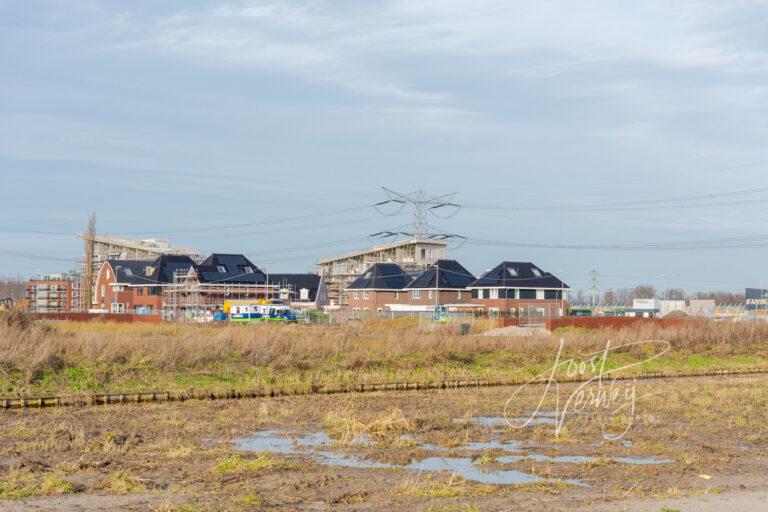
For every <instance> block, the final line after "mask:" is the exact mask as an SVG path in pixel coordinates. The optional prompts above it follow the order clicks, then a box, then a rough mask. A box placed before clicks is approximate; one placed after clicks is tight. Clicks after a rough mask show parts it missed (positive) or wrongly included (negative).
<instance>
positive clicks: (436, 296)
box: [435, 260, 440, 311]
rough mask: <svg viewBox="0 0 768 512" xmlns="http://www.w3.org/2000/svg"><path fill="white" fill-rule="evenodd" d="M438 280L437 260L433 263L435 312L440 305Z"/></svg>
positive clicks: (438, 261)
mask: <svg viewBox="0 0 768 512" xmlns="http://www.w3.org/2000/svg"><path fill="white" fill-rule="evenodd" d="M439 279H440V260H437V261H436V262H435V311H437V306H439V305H440V288H439V286H438V281H439Z"/></svg>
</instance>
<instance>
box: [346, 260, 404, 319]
mask: <svg viewBox="0 0 768 512" xmlns="http://www.w3.org/2000/svg"><path fill="white" fill-rule="evenodd" d="M413 279H414V276H413V275H411V274H409V273H408V272H406V271H404V270H403V269H402V267H400V265H397V264H395V263H374V264H373V265H371V266H370V267H368V269H367V270H366V271H365V272H363V275H361V276H360V277H358V278H357V279H355V280H354V281H352V283H351V284H350V285H349V286H347V288H346V289H345V296H346V300H347V303H348V304H349V307H350V308H351V309H352V311H376V312H381V311H384V309H385V307H386V305H387V304H407V301H408V293H407V292H406V291H405V287H406V286H408V284H409V283H410V282H411V281H412V280H413Z"/></svg>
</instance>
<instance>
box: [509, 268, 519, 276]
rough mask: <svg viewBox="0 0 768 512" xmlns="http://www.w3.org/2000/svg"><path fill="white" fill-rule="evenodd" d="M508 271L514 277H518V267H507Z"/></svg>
mask: <svg viewBox="0 0 768 512" xmlns="http://www.w3.org/2000/svg"><path fill="white" fill-rule="evenodd" d="M507 272H509V275H510V276H512V277H517V276H518V273H517V269H516V268H513V267H507Z"/></svg>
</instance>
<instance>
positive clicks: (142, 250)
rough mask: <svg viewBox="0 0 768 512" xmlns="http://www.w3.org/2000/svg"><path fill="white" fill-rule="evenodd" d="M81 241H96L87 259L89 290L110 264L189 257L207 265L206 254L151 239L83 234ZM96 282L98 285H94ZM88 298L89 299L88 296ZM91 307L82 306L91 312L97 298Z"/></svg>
mask: <svg viewBox="0 0 768 512" xmlns="http://www.w3.org/2000/svg"><path fill="white" fill-rule="evenodd" d="M77 237H78V238H79V239H80V240H84V241H86V242H87V241H88V240H89V239H91V238H92V240H93V243H92V244H91V247H88V244H87V243H86V251H85V255H84V258H83V272H82V275H83V283H82V287H83V289H85V287H86V286H87V284H86V282H85V281H87V280H88V277H89V275H91V276H96V275H97V274H98V273H99V270H100V269H101V267H102V265H103V264H104V262H105V261H108V260H136V261H138V260H154V259H156V258H158V257H160V256H189V257H190V259H192V261H194V262H195V263H200V262H201V261H203V253H202V252H200V251H198V250H195V249H188V248H185V247H172V246H171V245H170V243H169V242H168V240H164V239H157V238H150V239H144V240H129V239H125V238H120V237H117V236H111V235H97V234H95V233H93V234H91V235H89V234H87V233H79V234H78V235H77ZM89 261H90V270H91V272H90V273H89V272H88V270H89V269H88V262H89ZM91 282H94V281H91ZM94 295H95V294H94ZM84 297H85V295H84ZM91 303H92V304H91V305H88V304H84V303H83V304H81V305H82V306H83V308H84V309H89V308H90V307H91V306H92V305H95V304H96V300H95V297H94V298H93V299H92V300H91Z"/></svg>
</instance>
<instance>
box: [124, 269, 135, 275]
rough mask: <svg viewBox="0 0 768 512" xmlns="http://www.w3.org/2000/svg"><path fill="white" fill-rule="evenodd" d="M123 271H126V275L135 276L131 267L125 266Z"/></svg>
mask: <svg viewBox="0 0 768 512" xmlns="http://www.w3.org/2000/svg"><path fill="white" fill-rule="evenodd" d="M123 273H125V275H127V276H128V277H132V276H133V270H131V269H129V268H124V269H123Z"/></svg>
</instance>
